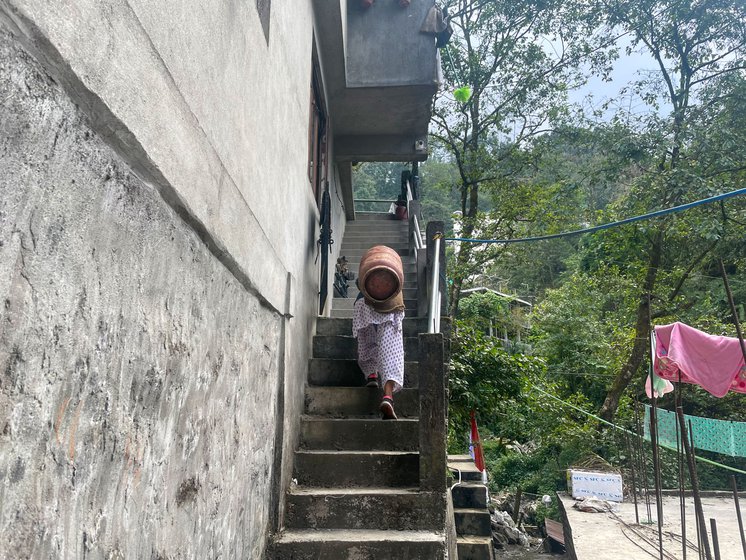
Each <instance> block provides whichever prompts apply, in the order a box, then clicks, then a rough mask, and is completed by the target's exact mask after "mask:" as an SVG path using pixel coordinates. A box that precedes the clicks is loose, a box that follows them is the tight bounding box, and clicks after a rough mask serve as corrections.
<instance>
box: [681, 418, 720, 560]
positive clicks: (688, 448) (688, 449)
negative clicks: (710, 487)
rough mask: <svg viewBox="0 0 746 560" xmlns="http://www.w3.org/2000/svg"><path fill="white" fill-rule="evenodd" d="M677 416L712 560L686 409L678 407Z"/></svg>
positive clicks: (696, 507) (700, 523)
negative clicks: (687, 425)
mask: <svg viewBox="0 0 746 560" xmlns="http://www.w3.org/2000/svg"><path fill="white" fill-rule="evenodd" d="M676 417H677V418H678V420H679V430H680V431H681V441H682V442H683V443H684V452H685V453H686V462H687V466H688V467H689V479H690V481H691V483H692V496H693V497H694V512H695V515H696V517H697V525H698V527H699V528H700V535H701V537H702V547H703V548H704V550H705V558H706V559H707V560H712V553H711V552H710V539H709V538H708V537H707V525H706V524H705V514H704V511H703V510H702V500H701V499H700V496H699V481H698V480H697V466H696V465H695V464H694V455H693V454H692V448H691V446H690V444H689V435H688V434H689V430H688V429H687V427H686V419H685V418H684V410H683V409H682V408H681V407H680V406H677V407H676Z"/></svg>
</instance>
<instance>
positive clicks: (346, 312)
mask: <svg viewBox="0 0 746 560" xmlns="http://www.w3.org/2000/svg"><path fill="white" fill-rule="evenodd" d="M335 301H336V300H335ZM352 314H353V311H352V309H351V308H349V309H334V308H333V307H332V312H331V317H332V319H351V318H352ZM404 316H405V317H417V310H416V309H405V310H404Z"/></svg>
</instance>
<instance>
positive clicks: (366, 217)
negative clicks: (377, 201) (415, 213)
mask: <svg viewBox="0 0 746 560" xmlns="http://www.w3.org/2000/svg"><path fill="white" fill-rule="evenodd" d="M391 202H392V203H393V202H394V201H393V200H392V201H391ZM381 204H383V203H382V202H381ZM375 220H383V221H391V222H402V223H404V224H406V223H407V221H406V220H397V219H395V218H394V215H393V214H391V213H390V212H360V211H358V212H355V219H354V220H352V221H351V222H348V223H355V222H366V221H375Z"/></svg>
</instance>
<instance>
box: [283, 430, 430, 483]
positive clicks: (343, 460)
mask: <svg viewBox="0 0 746 560" xmlns="http://www.w3.org/2000/svg"><path fill="white" fill-rule="evenodd" d="M389 422H396V420H389ZM293 476H294V478H296V479H297V481H298V484H300V485H301V486H317V487H323V488H331V487H339V486H342V487H357V488H362V487H366V486H388V487H397V488H401V487H406V486H417V485H418V484H419V477H420V458H419V454H418V453H412V452H408V451H316V450H298V451H296V452H295V470H294V474H293Z"/></svg>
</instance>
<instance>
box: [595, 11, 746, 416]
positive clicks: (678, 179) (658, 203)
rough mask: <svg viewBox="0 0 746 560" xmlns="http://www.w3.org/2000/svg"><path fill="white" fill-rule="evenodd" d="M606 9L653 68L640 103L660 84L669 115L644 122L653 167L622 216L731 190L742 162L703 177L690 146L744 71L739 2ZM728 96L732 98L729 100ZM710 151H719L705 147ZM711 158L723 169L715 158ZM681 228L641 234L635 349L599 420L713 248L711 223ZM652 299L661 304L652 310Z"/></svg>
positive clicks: (668, 225)
mask: <svg viewBox="0 0 746 560" xmlns="http://www.w3.org/2000/svg"><path fill="white" fill-rule="evenodd" d="M607 5H608V20H607V24H608V26H609V28H611V29H614V30H621V31H622V32H624V33H627V34H629V36H630V37H631V45H630V47H629V48H630V49H635V48H640V47H642V48H644V49H645V50H646V51H647V52H648V53H649V54H650V55H651V56H652V57H653V58H654V59H655V60H656V62H657V63H658V70H659V73H658V78H659V80H647V81H641V82H639V83H637V84H634V86H635V88H636V89H637V91H638V92H639V93H640V94H641V95H642V96H643V99H645V100H646V101H647V102H648V103H650V104H651V105H654V104H655V103H656V102H657V95H656V91H657V90H656V89H655V88H656V86H657V85H659V84H662V85H663V87H664V89H663V91H664V92H665V101H666V103H667V105H668V106H670V107H671V108H672V109H671V114H670V116H669V117H668V118H665V119H662V118H651V119H650V121H649V123H648V126H654V127H655V128H654V130H653V129H651V133H653V132H655V134H656V135H657V138H658V142H657V143H656V145H655V146H654V147H653V148H652V149H653V152H654V155H655V157H656V160H657V165H656V167H654V168H652V169H650V170H649V171H648V173H647V174H646V175H645V176H644V179H642V180H638V181H637V182H636V185H635V186H634V188H633V189H632V191H631V193H630V197H629V198H628V199H627V204H625V205H622V206H620V208H624V209H625V210H628V211H633V212H641V211H646V210H650V209H654V208H660V207H666V206H673V205H676V204H680V203H682V202H685V201H688V200H693V199H697V198H701V197H703V196H705V195H708V194H711V193H712V192H713V191H715V190H719V189H720V188H722V187H724V186H727V185H729V184H731V181H732V175H733V173H734V172H735V173H739V172H740V171H741V170H742V168H743V167H742V166H743V163H744V161H746V160H741V161H740V162H737V163H736V164H735V166H734V165H728V166H726V167H722V166H720V165H719V164H718V165H716V166H715V167H714V168H711V169H710V170H709V171H708V172H707V173H706V174H703V171H704V169H703V168H702V166H701V165H700V163H699V161H698V160H697V159H696V156H695V152H694V151H692V147H693V146H695V145H697V143H698V142H700V141H701V138H702V136H701V133H702V132H703V131H704V130H706V129H707V123H706V121H703V119H702V117H703V116H704V115H705V114H707V112H708V110H710V111H711V110H714V111H716V112H718V109H717V107H722V103H723V101H724V97H723V96H722V95H720V94H716V95H712V92H713V90H715V89H716V88H715V84H724V83H725V82H727V81H728V80H727V78H730V77H732V76H734V75H735V76H738V75H739V74H742V73H743V71H744V69H746V26H744V25H743V22H744V21H746V4H744V3H743V2H740V1H739V0H712V1H710V0H708V1H706V2H704V1H699V2H696V1H695V2H693V1H691V0H666V1H663V2H661V1H658V0H656V1H652V0H644V1H637V0H635V1H634V2H633V1H628V0H623V1H617V2H611V3H608V4H607ZM728 95H730V93H728V94H726V97H727V96H728ZM709 149H710V150H713V151H717V152H720V151H722V150H721V148H720V147H717V146H712V145H710V148H709ZM715 159H716V160H717V161H720V162H722V158H715ZM699 216H703V215H702V214H700V215H699ZM681 223H684V220H679V219H668V220H660V221H658V222H655V223H653V224H651V225H649V226H643V227H640V228H639V231H640V232H642V233H643V235H644V237H645V243H644V247H643V248H642V250H641V253H640V254H641V256H642V263H643V264H642V267H641V268H640V269H639V276H638V278H637V280H638V282H639V291H638V301H637V310H636V314H635V322H634V331H635V333H634V341H633V344H632V347H631V350H630V351H629V354H628V357H627V359H626V361H625V363H624V365H623V366H622V368H621V370H620V371H619V373H618V375H617V376H616V377H615V379H614V381H613V382H612V384H611V387H610V389H609V391H608V394H607V396H606V399H605V401H604V404H603V406H602V407H601V410H600V415H601V416H602V417H603V418H605V419H607V420H610V419H612V418H613V417H614V413H615V412H616V409H617V407H618V405H619V399H620V397H621V395H622V393H623V391H624V390H625V388H626V387H627V386H628V385H629V382H630V381H631V379H632V377H633V376H634V375H635V373H636V372H637V371H638V370H639V368H640V365H641V364H642V362H643V359H644V357H645V355H646V351H647V347H648V343H647V340H648V337H649V333H650V319H651V318H653V319H654V318H656V317H663V316H666V315H670V314H671V313H670V312H671V310H672V309H676V307H677V306H676V305H675V304H676V299H677V297H678V296H679V295H680V293H681V289H682V287H683V285H684V282H685V281H686V280H687V279H688V278H689V277H690V275H691V273H692V272H693V271H694V270H695V269H696V267H698V266H699V265H700V264H701V263H702V261H703V260H704V259H705V258H706V257H707V255H708V254H709V253H710V252H711V251H713V250H714V249H715V246H716V244H717V241H718V239H719V237H720V236H721V230H722V225H721V222H719V221H718V220H717V219H715V220H714V221H713V220H712V219H708V218H707V217H705V218H704V221H700V222H699V224H697V225H695V224H692V223H691V222H690V223H689V224H690V227H694V228H695V232H694V233H695V234H698V235H691V233H692V232H691V231H688V232H687V231H682V229H681V228H680V227H677V226H678V225H680V224H681ZM697 229H698V230H699V231H696V230H697ZM677 245H686V246H687V250H686V252H685V253H683V254H681V253H680V254H679V255H680V258H679V259H677V260H678V261H679V262H680V263H681V265H680V266H679V267H678V269H679V274H678V278H677V279H675V280H674V279H673V278H671V280H673V286H674V288H673V289H672V290H671V291H669V293H668V294H666V295H663V296H660V295H659V294H657V293H656V288H657V286H658V283H659V282H660V280H661V274H660V272H661V270H662V269H663V267H664V266H665V260H666V259H669V260H670V259H671V255H672V254H673V253H672V251H673V249H674V248H675V247H676V246H677ZM633 266H637V264H634V265H633ZM670 268H677V267H675V266H672V267H670ZM659 298H660V301H662V305H661V304H659V303H658V299H659ZM651 306H656V307H657V309H655V308H651Z"/></svg>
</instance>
